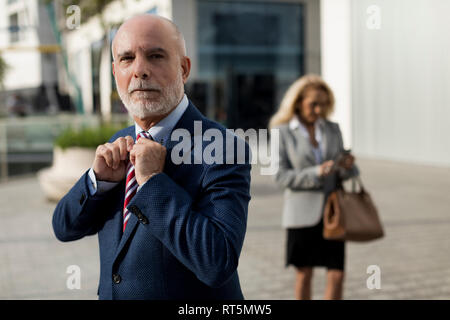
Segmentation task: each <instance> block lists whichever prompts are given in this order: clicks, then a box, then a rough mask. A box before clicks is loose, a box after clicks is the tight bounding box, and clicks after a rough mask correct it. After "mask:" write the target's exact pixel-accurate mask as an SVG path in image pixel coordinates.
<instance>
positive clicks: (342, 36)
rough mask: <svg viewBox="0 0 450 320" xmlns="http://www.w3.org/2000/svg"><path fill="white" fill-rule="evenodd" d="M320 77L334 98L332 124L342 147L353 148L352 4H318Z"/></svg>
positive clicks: (328, 0) (324, 0)
mask: <svg viewBox="0 0 450 320" xmlns="http://www.w3.org/2000/svg"><path fill="white" fill-rule="evenodd" d="M320 22H321V34H320V40H321V49H322V51H321V52H322V55H321V63H322V77H323V78H324V80H325V81H326V82H327V83H328V84H329V86H330V87H331V89H332V90H333V93H334V95H335V100H336V104H335V112H334V113H333V115H332V117H331V120H332V121H335V122H337V123H339V125H340V128H341V131H342V136H343V139H344V145H345V147H346V148H351V147H352V122H351V120H352V117H351V112H352V99H351V84H352V83H351V72H352V65H351V61H352V56H351V0H321V3H320Z"/></svg>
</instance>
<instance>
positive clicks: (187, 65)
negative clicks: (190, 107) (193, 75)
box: [181, 56, 191, 83]
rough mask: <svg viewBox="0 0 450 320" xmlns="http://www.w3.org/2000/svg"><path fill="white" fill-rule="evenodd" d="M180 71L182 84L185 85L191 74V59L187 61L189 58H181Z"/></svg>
mask: <svg viewBox="0 0 450 320" xmlns="http://www.w3.org/2000/svg"><path fill="white" fill-rule="evenodd" d="M181 71H182V77H183V83H186V82H187V80H188V78H189V74H190V72H191V59H189V57H187V56H183V57H181Z"/></svg>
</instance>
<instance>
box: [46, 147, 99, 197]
mask: <svg viewBox="0 0 450 320" xmlns="http://www.w3.org/2000/svg"><path fill="white" fill-rule="evenodd" d="M94 157H95V149H90V148H79V147H73V148H67V149H65V150H62V149H61V148H59V147H55V148H54V150H53V165H52V166H51V167H49V168H45V169H42V170H40V171H39V172H38V174H37V176H38V180H39V183H40V185H41V187H42V189H43V190H44V193H45V196H46V198H47V199H48V200H51V201H59V200H60V199H61V198H62V197H63V196H64V195H65V194H66V193H67V192H68V191H69V190H70V189H71V188H72V187H73V185H74V184H75V182H77V181H78V180H79V179H80V177H81V176H82V175H83V174H84V173H85V172H86V171H87V170H88V169H89V168H90V167H91V166H92V163H93V162H94Z"/></svg>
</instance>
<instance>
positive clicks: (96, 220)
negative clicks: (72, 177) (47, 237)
mask: <svg viewBox="0 0 450 320" xmlns="http://www.w3.org/2000/svg"><path fill="white" fill-rule="evenodd" d="M88 183H90V180H89V175H88V172H86V173H85V174H84V175H83V176H82V177H81V178H80V179H79V180H78V182H77V183H76V184H75V185H74V186H73V187H72V189H71V190H70V191H69V192H68V193H67V194H66V195H65V196H64V197H63V198H62V199H61V200H60V201H59V202H58V204H57V206H56V208H55V211H54V213H53V219H52V225H53V231H54V233H55V236H56V238H58V239H59V240H61V241H73V240H78V239H81V238H83V237H85V236H87V235H93V234H95V233H97V232H98V230H99V229H100V226H101V223H102V222H103V221H104V219H105V213H106V212H108V209H109V211H111V208H110V207H109V204H110V203H111V201H107V200H108V196H111V192H112V191H110V192H108V193H105V194H103V195H101V196H95V195H94V196H91V193H90V191H89V187H88Z"/></svg>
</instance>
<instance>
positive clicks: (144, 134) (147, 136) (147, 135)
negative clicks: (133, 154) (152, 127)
mask: <svg viewBox="0 0 450 320" xmlns="http://www.w3.org/2000/svg"><path fill="white" fill-rule="evenodd" d="M140 138H145V139H150V140H153V137H152V136H151V135H150V133H148V132H147V131H141V132H139V133H138V135H137V137H136V141H137V140H139V139H140Z"/></svg>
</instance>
